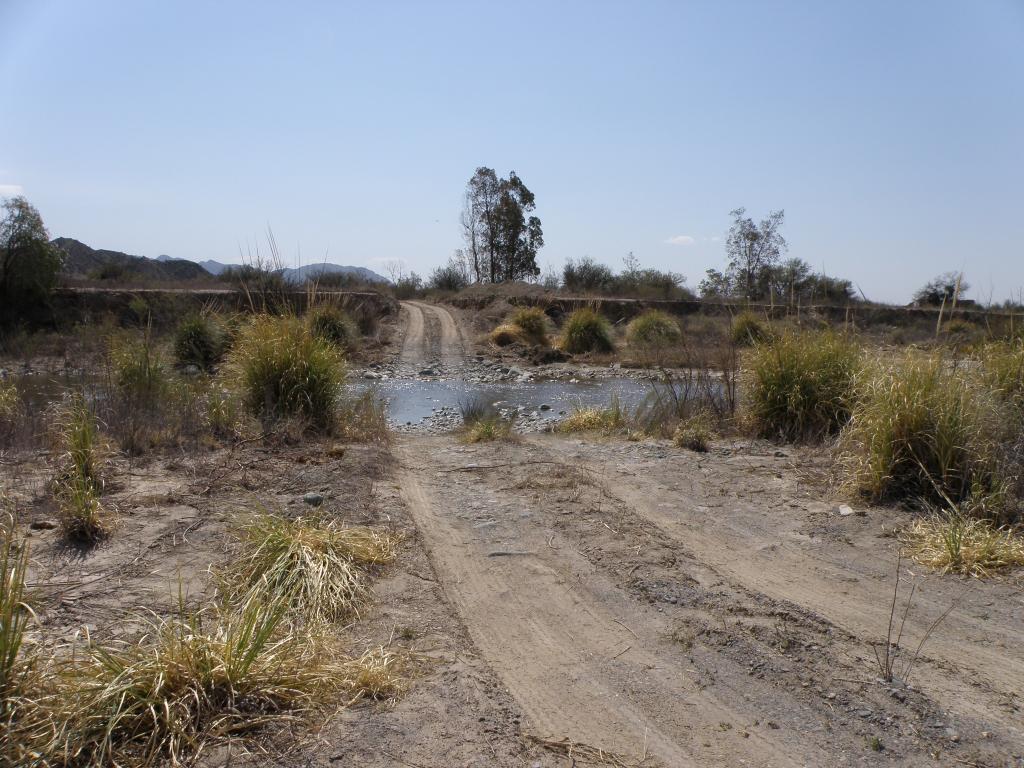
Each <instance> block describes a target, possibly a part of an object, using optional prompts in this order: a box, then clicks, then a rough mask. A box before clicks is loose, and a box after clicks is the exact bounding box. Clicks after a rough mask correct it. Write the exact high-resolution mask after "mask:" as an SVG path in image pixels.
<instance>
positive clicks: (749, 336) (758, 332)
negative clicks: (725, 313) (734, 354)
mask: <svg viewBox="0 0 1024 768" xmlns="http://www.w3.org/2000/svg"><path fill="white" fill-rule="evenodd" d="M729 334H730V336H731V338H732V343H733V344H735V345H736V346H738V347H748V346H752V345H755V344H760V343H761V342H763V341H767V340H768V339H769V338H770V336H771V334H770V332H769V330H768V328H767V326H766V325H765V323H764V322H763V321H762V320H760V319H759V318H758V317H757V315H755V314H754V313H753V312H741V313H740V314H738V315H736V316H735V317H734V318H733V319H732V327H731V330H730V332H729Z"/></svg>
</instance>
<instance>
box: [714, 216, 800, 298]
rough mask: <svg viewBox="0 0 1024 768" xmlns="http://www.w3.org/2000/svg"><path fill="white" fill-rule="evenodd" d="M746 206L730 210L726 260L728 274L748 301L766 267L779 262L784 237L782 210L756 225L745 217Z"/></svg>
mask: <svg viewBox="0 0 1024 768" xmlns="http://www.w3.org/2000/svg"><path fill="white" fill-rule="evenodd" d="M746 212H747V210H746V208H737V209H736V210H734V211H731V212H730V213H729V215H730V216H732V217H733V223H732V226H731V227H730V228H729V235H728V237H727V238H726V241H725V253H726V256H727V257H728V259H729V274H730V277H732V278H733V279H734V280H735V283H736V284H737V285H740V286H743V290H744V294H745V296H746V298H747V300H748V301H750V300H753V299H756V298H758V296H759V295H760V294H759V288H761V287H762V286H763V285H764V283H763V276H764V273H765V271H766V270H768V269H770V268H772V267H774V266H775V265H776V264H778V263H779V259H780V258H781V257H782V252H783V251H785V250H786V248H787V244H786V238H784V237H783V236H782V232H781V231H780V230H781V229H782V224H783V222H784V221H785V219H786V214H785V211H781V210H779V211H772V212H771V213H769V214H768V218H766V219H762V220H761V222H760V223H758V224H755V223H754V220H753V219H751V218H748V217H745V216H744V214H746Z"/></svg>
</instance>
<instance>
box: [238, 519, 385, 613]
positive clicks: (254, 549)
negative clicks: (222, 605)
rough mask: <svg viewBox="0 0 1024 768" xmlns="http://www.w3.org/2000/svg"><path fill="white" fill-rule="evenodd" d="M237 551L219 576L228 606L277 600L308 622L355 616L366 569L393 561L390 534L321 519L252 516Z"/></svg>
mask: <svg viewBox="0 0 1024 768" xmlns="http://www.w3.org/2000/svg"><path fill="white" fill-rule="evenodd" d="M239 536H240V538H241V542H242V548H241V552H240V553H239V555H238V557H237V558H236V559H235V561H234V562H233V564H232V565H230V566H229V567H228V568H227V569H226V570H225V572H224V574H223V584H224V588H225V590H226V592H227V593H228V595H229V597H230V599H231V600H232V601H233V602H240V603H242V604H247V603H249V602H251V601H255V602H257V603H265V602H268V601H273V600H277V599H280V600H283V601H284V602H285V604H286V605H287V606H288V608H289V609H292V610H295V611H297V612H298V613H299V614H300V615H301V616H302V617H303V618H304V619H305V620H306V621H307V622H309V623H324V622H330V621H336V620H338V619H342V618H348V617H351V616H353V615H356V614H358V610H359V607H360V605H361V604H362V603H363V601H364V600H365V599H366V597H367V595H368V593H369V587H368V585H367V580H366V569H367V568H368V567H370V566H373V565H380V564H382V563H387V562H390V561H391V560H392V559H393V558H394V556H395V544H396V539H395V537H394V536H393V535H391V534H389V533H387V532H385V531H382V530H378V529H374V528H366V527H348V526H345V525H342V524H340V523H338V522H336V521H333V520H329V519H327V518H326V517H323V516H317V517H300V518H296V519H293V520H290V519H288V518H285V517H282V516H280V515H275V514H265V513H264V514H256V515H253V516H252V517H251V518H249V519H248V520H247V521H246V522H245V523H244V524H243V525H242V527H241V530H240V531H239Z"/></svg>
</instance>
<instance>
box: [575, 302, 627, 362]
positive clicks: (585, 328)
mask: <svg viewBox="0 0 1024 768" xmlns="http://www.w3.org/2000/svg"><path fill="white" fill-rule="evenodd" d="M562 349H564V350H565V351H566V352H569V353H571V354H574V355H575V354H579V353H581V352H611V351H613V350H614V349H615V345H614V344H613V343H612V330H611V326H610V325H609V324H608V321H607V320H605V319H604V318H603V317H602V316H601V315H599V314H598V313H597V312H595V311H594V310H593V309H590V308H589V307H584V308H582V309H577V310H576V311H575V312H573V313H572V314H571V315H569V319H568V320H566V321H565V326H564V327H563V328H562Z"/></svg>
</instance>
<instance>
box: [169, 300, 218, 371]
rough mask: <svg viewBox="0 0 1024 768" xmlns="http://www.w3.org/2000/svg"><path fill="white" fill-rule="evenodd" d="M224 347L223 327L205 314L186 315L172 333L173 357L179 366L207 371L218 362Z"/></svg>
mask: <svg viewBox="0 0 1024 768" xmlns="http://www.w3.org/2000/svg"><path fill="white" fill-rule="evenodd" d="M225 347H226V339H225V334H224V331H223V329H222V328H220V326H219V325H218V324H217V323H216V321H214V319H213V318H211V317H209V316H207V315H201V314H195V315H191V316H190V317H186V318H185V319H184V320H183V321H182V322H181V324H180V325H179V326H178V328H177V330H176V331H175V333H174V359H175V361H176V362H177V363H178V365H181V366H186V365H195V366H198V367H199V368H200V369H202V370H204V371H209V370H211V369H212V368H213V367H214V366H215V365H216V364H217V363H219V362H220V360H221V358H222V357H223V356H224V351H225Z"/></svg>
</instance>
